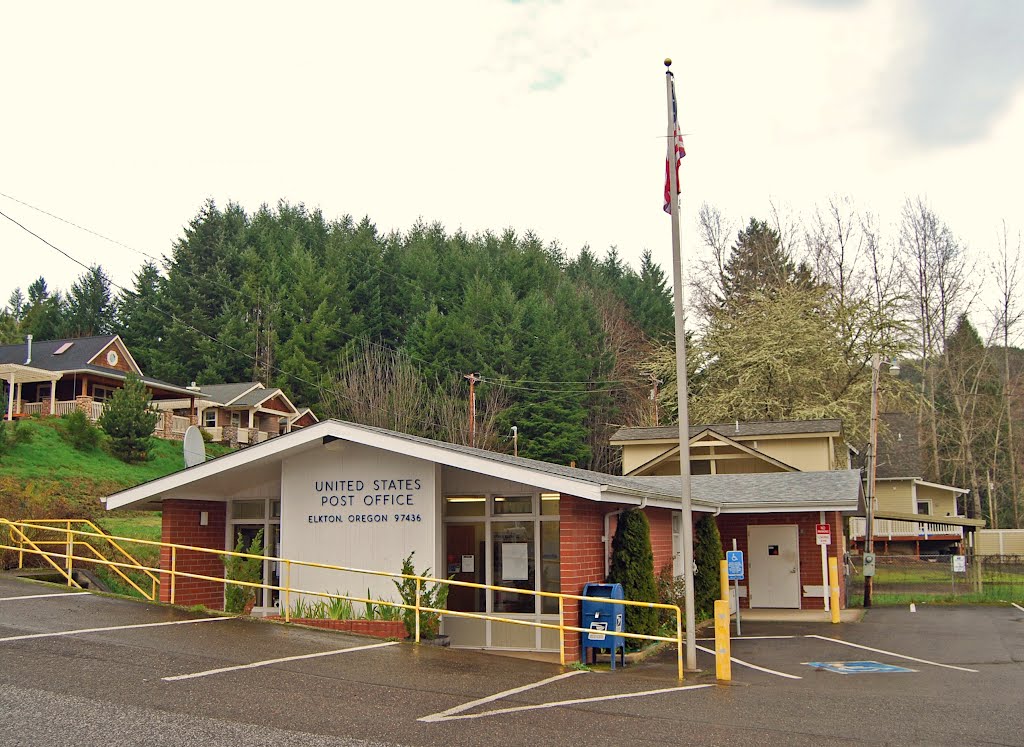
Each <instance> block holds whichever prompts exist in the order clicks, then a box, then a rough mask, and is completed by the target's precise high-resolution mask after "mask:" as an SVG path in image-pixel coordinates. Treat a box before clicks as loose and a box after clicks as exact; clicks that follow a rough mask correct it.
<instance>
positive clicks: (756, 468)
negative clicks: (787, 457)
mask: <svg viewBox="0 0 1024 747" xmlns="http://www.w3.org/2000/svg"><path fill="white" fill-rule="evenodd" d="M715 466H716V468H717V469H718V474H719V475H749V474H754V473H756V472H783V471H784V470H783V469H782V467H776V466H775V465H774V464H770V463H769V462H766V461H765V460H763V459H757V458H756V457H750V458H749V459H723V460H721V461H719V462H718V463H717V464H716V465H715Z"/></svg>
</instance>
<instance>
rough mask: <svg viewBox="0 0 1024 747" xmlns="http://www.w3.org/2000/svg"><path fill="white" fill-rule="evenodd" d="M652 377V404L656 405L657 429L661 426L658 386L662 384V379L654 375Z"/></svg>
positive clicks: (655, 425) (655, 420) (655, 423)
mask: <svg viewBox="0 0 1024 747" xmlns="http://www.w3.org/2000/svg"><path fill="white" fill-rule="evenodd" d="M650 376H651V402H652V403H653V405H654V427H655V428H657V427H658V426H659V425H661V416H660V415H659V413H658V384H660V383H661V379H659V378H658V377H657V376H655V375H654V374H650Z"/></svg>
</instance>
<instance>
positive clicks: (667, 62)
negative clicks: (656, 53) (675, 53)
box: [665, 57, 672, 67]
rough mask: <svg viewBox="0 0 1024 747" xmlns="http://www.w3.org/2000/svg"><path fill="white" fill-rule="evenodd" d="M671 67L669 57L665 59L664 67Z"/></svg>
mask: <svg viewBox="0 0 1024 747" xmlns="http://www.w3.org/2000/svg"><path fill="white" fill-rule="evenodd" d="M671 65H672V58H671V57H666V58H665V67H670V66H671Z"/></svg>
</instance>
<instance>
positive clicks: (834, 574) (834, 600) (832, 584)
mask: <svg viewBox="0 0 1024 747" xmlns="http://www.w3.org/2000/svg"><path fill="white" fill-rule="evenodd" d="M828 588H829V601H830V602H831V604H832V622H833V623H837V622H839V558H829V559H828Z"/></svg>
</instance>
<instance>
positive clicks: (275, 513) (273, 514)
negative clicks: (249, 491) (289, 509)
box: [270, 501, 281, 519]
mask: <svg viewBox="0 0 1024 747" xmlns="http://www.w3.org/2000/svg"><path fill="white" fill-rule="evenodd" d="M270 518H271V519H280V518H281V501H271V502H270Z"/></svg>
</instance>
